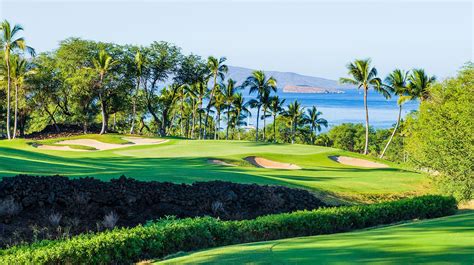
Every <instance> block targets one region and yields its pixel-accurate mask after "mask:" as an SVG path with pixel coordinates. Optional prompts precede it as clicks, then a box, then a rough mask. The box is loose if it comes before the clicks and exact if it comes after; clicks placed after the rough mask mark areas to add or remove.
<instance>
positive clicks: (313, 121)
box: [304, 106, 328, 144]
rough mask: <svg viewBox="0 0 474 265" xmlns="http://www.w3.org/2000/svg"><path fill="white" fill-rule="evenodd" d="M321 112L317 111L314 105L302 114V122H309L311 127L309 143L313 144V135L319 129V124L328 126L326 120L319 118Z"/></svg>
mask: <svg viewBox="0 0 474 265" xmlns="http://www.w3.org/2000/svg"><path fill="white" fill-rule="evenodd" d="M322 114H323V113H322V112H321V111H319V110H318V109H317V108H316V106H313V107H312V108H311V109H308V110H307V114H306V115H305V116H304V123H306V124H309V125H310V128H311V144H314V136H313V134H314V135H317V133H318V132H320V131H321V126H324V127H326V128H327V127H328V121H327V120H326V119H324V118H321V115H322Z"/></svg>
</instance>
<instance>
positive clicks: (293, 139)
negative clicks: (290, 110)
mask: <svg viewBox="0 0 474 265" xmlns="http://www.w3.org/2000/svg"><path fill="white" fill-rule="evenodd" d="M294 124H295V122H294V121H293V120H291V124H290V126H291V144H294V143H295V131H294V127H295V126H294Z"/></svg>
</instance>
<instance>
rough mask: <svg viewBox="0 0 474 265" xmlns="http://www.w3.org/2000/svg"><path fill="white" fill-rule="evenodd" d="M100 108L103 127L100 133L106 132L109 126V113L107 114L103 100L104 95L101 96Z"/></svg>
mask: <svg viewBox="0 0 474 265" xmlns="http://www.w3.org/2000/svg"><path fill="white" fill-rule="evenodd" d="M100 98H101V99H100V108H101V113H102V128H101V129H100V134H104V133H106V130H107V128H106V127H107V126H106V122H105V120H106V119H107V117H106V116H107V115H105V102H104V101H103V100H102V96H100Z"/></svg>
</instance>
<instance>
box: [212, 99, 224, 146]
mask: <svg viewBox="0 0 474 265" xmlns="http://www.w3.org/2000/svg"><path fill="white" fill-rule="evenodd" d="M212 105H213V106H214V108H216V128H215V130H214V140H217V138H218V137H219V136H218V133H219V129H220V127H221V112H222V109H223V107H224V105H225V96H224V94H222V92H221V91H219V92H217V93H216V95H215V96H214V103H213V104H212Z"/></svg>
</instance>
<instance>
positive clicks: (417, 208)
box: [0, 195, 456, 264]
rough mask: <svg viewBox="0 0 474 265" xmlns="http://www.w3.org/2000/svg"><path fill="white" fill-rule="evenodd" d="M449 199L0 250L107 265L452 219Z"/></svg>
mask: <svg viewBox="0 0 474 265" xmlns="http://www.w3.org/2000/svg"><path fill="white" fill-rule="evenodd" d="M455 210H456V201H455V199H454V198H452V197H443V196H431V195H430V196H421V197H415V198H412V199H404V200H399V201H394V202H386V203H380V204H372V205H367V206H347V207H337V208H323V209H317V210H313V211H298V212H294V213H284V214H275V215H268V216H262V217H258V218H256V219H252V220H242V221H221V220H218V219H215V218H211V217H198V218H186V219H175V218H166V219H160V220H158V221H155V222H150V223H149V224H147V225H145V226H137V227H134V228H121V229H114V230H112V231H107V232H102V233H97V234H84V235H79V236H76V237H73V238H70V239H66V240H60V241H41V242H38V243H34V244H31V245H26V246H17V247H12V248H10V249H5V250H1V251H0V255H1V256H0V263H1V264H58V263H60V264H64V263H71V264H108V263H130V262H133V261H138V260H140V259H146V258H156V257H163V256H165V255H169V254H172V253H175V252H178V251H190V250H196V249H201V248H209V247H216V246H223V245H229V244H237V243H245V242H254V241H265V240H272V239H280V238H288V237H297V236H310V235H319V234H329V233H337V232H343V231H349V230H353V229H359V228H364V227H370V226H375V225H382V224H389V223H394V222H399V221H403V220H412V219H424V218H434V217H440V216H445V215H450V214H453V213H454V212H455Z"/></svg>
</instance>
